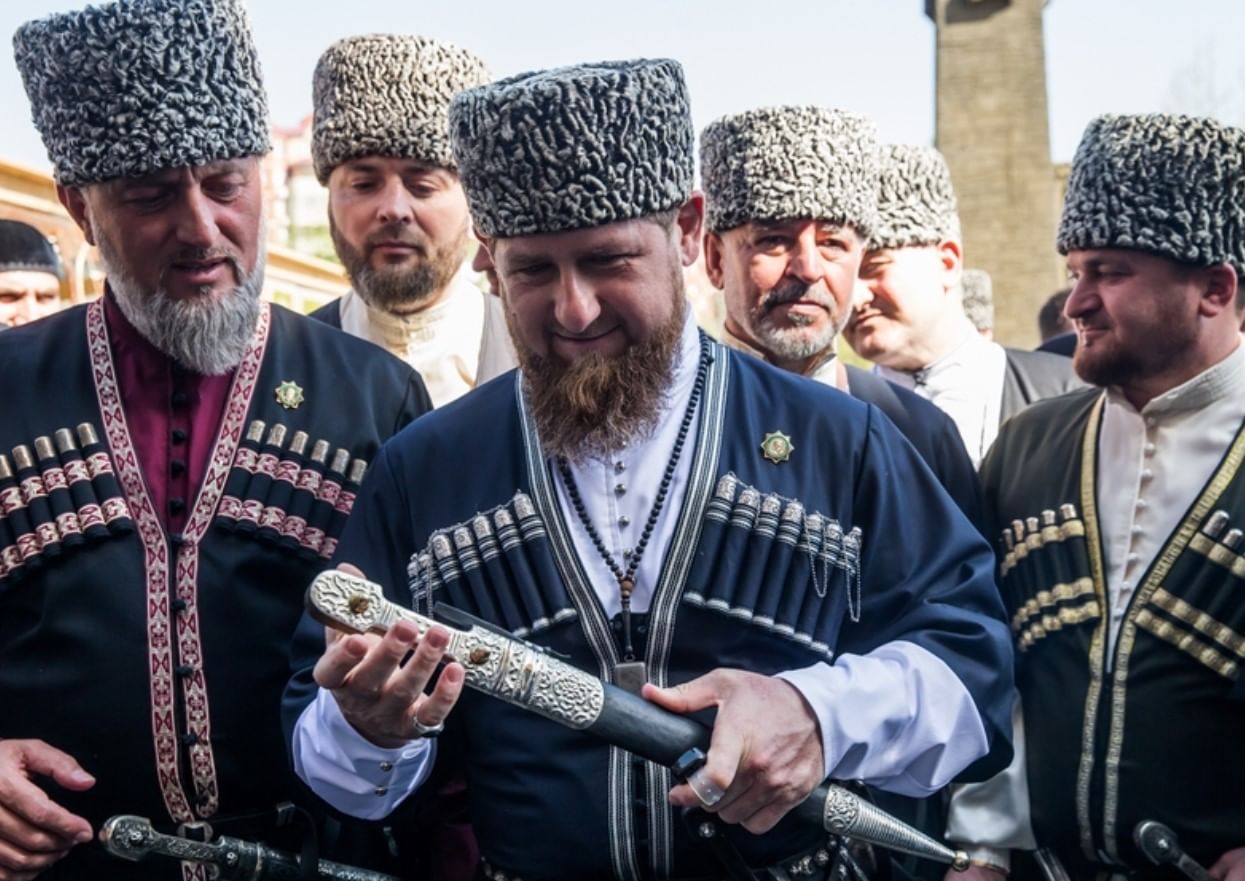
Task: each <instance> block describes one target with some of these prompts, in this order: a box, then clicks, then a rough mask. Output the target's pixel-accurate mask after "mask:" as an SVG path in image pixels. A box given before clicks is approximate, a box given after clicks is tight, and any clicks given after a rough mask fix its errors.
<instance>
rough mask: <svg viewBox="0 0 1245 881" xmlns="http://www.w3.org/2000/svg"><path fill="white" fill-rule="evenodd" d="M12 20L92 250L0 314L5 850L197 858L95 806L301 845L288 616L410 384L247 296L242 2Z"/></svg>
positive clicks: (417, 393) (70, 867)
mask: <svg viewBox="0 0 1245 881" xmlns="http://www.w3.org/2000/svg"><path fill="white" fill-rule="evenodd" d="M153 45H157V46H159V47H160V51H159V52H152V51H149V47H151V46H153ZM14 48H15V55H16V61H17V66H18V69H19V70H20V72H21V75H22V78H23V81H24V83H25V86H26V91H27V94H28V95H29V97H30V101H31V108H32V110H33V113H34V119H35V124H36V126H37V127H38V129H39V131H40V133H41V135H42V137H43V141H44V144H45V146H46V147H47V149H48V153H49V156H50V158H51V160H52V164H53V168H54V174H55V177H56V183H57V194H58V196H59V198H60V200H61V202H62V204H63V205H64V206H65V208H66V210H67V211H68V212H69V214H70V216H71V217H72V218H73V220H74V222H76V223H77V224H78V226H79V228H80V229H81V230H82V234H83V236H84V237H85V239H86V241H87V242H89V243H91V244H94V245H96V246H98V248H99V249H100V254H101V255H102V257H103V262H104V267H105V270H106V273H107V279H106V285H105V293H104V295H103V296H102V297H100V298H99V299H97V300H95V301H94V302H91V303H89V304H86V305H82V306H77V307H75V308H72V309H68V310H65V311H63V312H60V313H58V314H56V315H53V316H50V317H49V318H47V319H46V320H43V321H39V322H35V323H33V324H28V325H25V326H22V327H18V328H14V329H12V330H8V331H5V333H4V334H3V335H0V369H2V370H3V374H4V376H5V380H6V383H7V385H6V388H5V393H4V403H3V418H0V450H2V451H4V452H3V453H0V707H3V708H4V709H3V712H2V713H0V878H4V879H13V878H16V879H27V878H31V877H33V876H34V875H37V874H42V873H45V872H47V873H48V875H47V877H54V878H56V879H65V881H90V879H97V878H110V879H117V881H174V879H183V878H195V877H206V873H205V872H204V870H203V868H202V867H201V866H195V865H189V864H188V865H187V868H186V869H185V874H184V875H183V868H182V865H181V864H180V863H179V862H177V861H165V862H161V861H159V860H147V861H144V862H141V863H125V862H121V861H119V860H116V859H114V858H112V857H110V856H108V855H107V854H106V853H105V851H104V848H103V847H102V846H101V844H100V843H99V842H98V840H97V833H98V831H99V830H100V828H101V826H102V825H103V824H104V823H105V821H106V820H107V819H108V818H109V817H111V816H113V815H116V814H139V815H142V816H145V817H148V818H149V819H150V820H151V821H152V823H153V825H154V826H155V827H156V828H165V827H176V826H178V825H180V824H190V825H194V826H200V825H201V824H207V823H211V824H216V823H218V821H219V820H220V818H221V817H229V818H231V819H235V820H236V822H233V823H231V824H230V825H229V826H228V829H229V832H230V833H231V834H234V835H238V836H240V837H242V838H253V839H257V840H262V841H266V842H268V843H273V844H279V845H280V846H283V847H286V848H289V847H291V846H294V847H297V844H298V842H297V841H293V840H290V838H291V830H290V829H288V828H287V829H285V830H281V831H278V829H277V825H278V823H277V820H278V817H277V814H276V806H277V805H278V804H280V803H283V802H288V801H298V800H300V799H302V798H304V795H303V792H302V790H301V788H300V787H299V785H298V783H297V781H296V780H295V779H294V777H293V775H292V773H291V772H290V771H289V769H288V765H287V761H286V747H285V744H284V742H283V738H282V736H281V732H280V726H279V724H278V721H277V704H278V702H279V696H280V690H281V685H282V683H283V682H284V680H285V678H286V675H287V672H286V671H287V664H288V662H287V644H288V641H289V634H290V633H291V631H292V630H293V628H294V625H295V623H296V622H297V620H298V616H299V614H300V612H301V608H302V597H303V590H304V587H305V585H306V583H307V582H308V580H310V578H312V577H313V576H314V575H315V573H316V572H318V571H319V570H320V569H321V568H322V567H323V566H324V565H325V563H326V560H327V557H328V556H329V555H331V553H332V550H333V547H334V545H335V544H336V542H337V539H338V536H339V534H340V530H341V528H342V526H343V525H344V521H345V520H346V519H347V518H348V517H349V514H350V508H351V498H352V492H353V488H354V487H353V486H352V481H357V480H358V479H359V478H360V477H361V476H362V472H363V471H364V470H365V469H366V467H367V464H368V461H369V460H370V459H372V457H373V456H374V455H375V454H376V451H377V449H378V448H379V446H380V443H381V441H383V440H384V439H385V438H387V437H388V436H389V435H391V434H392V433H393V432H395V431H396V430H397V429H399V428H401V427H402V426H404V425H405V424H406V423H407V422H409V421H411V420H412V419H413V418H414V417H415V416H416V415H418V414H419V413H421V412H423V411H424V410H426V409H428V407H429V402H428V398H427V393H426V392H425V391H424V388H423V386H422V384H421V383H420V381H419V379H418V377H417V376H416V375H415V374H414V372H413V371H412V370H411V369H410V368H409V367H407V366H406V365H404V364H402V363H401V362H400V361H398V360H397V359H395V358H393V357H391V356H390V355H388V354H386V353H385V352H382V351H381V350H379V349H377V348H376V347H375V346H372V345H369V344H367V343H365V342H363V341H361V340H357V339H354V338H352V337H349V336H347V335H346V334H343V333H340V332H338V331H335V330H332V329H331V328H328V327H326V326H324V325H323V324H321V323H319V322H315V321H311V320H309V319H307V318H304V317H303V316H301V315H296V314H294V313H293V312H290V311H288V310H286V309H282V308H281V307H279V306H275V305H271V304H268V303H264V302H261V300H260V290H261V288H262V285H263V275H264V231H263V217H264V210H263V195H262V190H263V187H262V176H261V169H260V157H261V156H262V155H263V154H264V153H266V152H267V150H268V118H267V104H266V99H265V97H264V92H263V86H262V83H261V81H260V72H259V64H258V59H257V57H256V53H255V47H254V45H253V42H252V40H251V33H250V27H249V24H248V22H247V18H246V14H245V12H244V9H243V7H242V6H241V5H240V3H237V2H233V0H212V2H203V0H119V2H116V3H111V4H108V5H106V6H101V7H98V8H95V7H92V8H87V9H85V10H83V11H80V12H68V13H64V14H59V15H54V16H51V17H49V18H46V19H41V20H38V21H33V22H30V23H27V24H26V25H24V26H23V27H22V28H21V29H19V31H18V32H17V35H16V36H15V38H14ZM66 58H72V59H74V60H75V63H74V64H66V63H65V61H64V59H66ZM171 70H177V71H179V74H178V75H177V76H171V75H170V73H169V72H170V71H171ZM86 71H89V75H84V72H86ZM122 121H125V124H124V125H123V124H121V122H122ZM343 376H350V377H352V378H353V379H354V380H355V381H356V382H357V387H356V388H354V389H353V390H352V393H351V394H348V395H343V394H338V393H337V390H338V388H339V387H340V382H341V378H342V377H343ZM261 445H262V449H261ZM9 451H11V456H10V455H9ZM16 481H20V487H19V486H18V485H17V483H16ZM66 696H72V699H66ZM44 777H48V778H51V780H52V781H53V782H54V784H55V785H52V784H50V783H49V782H48V781H47V780H45V779H43V778H44ZM237 818H246V819H237Z"/></svg>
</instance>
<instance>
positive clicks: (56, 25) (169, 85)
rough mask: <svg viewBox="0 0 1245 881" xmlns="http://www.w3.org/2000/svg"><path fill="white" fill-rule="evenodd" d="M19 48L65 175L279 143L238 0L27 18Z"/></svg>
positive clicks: (137, 169) (162, 164)
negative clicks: (271, 130)
mask: <svg viewBox="0 0 1245 881" xmlns="http://www.w3.org/2000/svg"><path fill="white" fill-rule="evenodd" d="M13 51H14V56H15V59H16V61H17V69H18V71H19V72H20V73H21V75H22V81H23V83H24V84H25V86H26V95H27V96H28V97H29V98H30V106H31V112H32V115H33V118H34V123H35V127H36V128H37V129H38V130H39V134H40V135H41V136H42V137H43V144H44V147H46V148H47V151H48V157H49V158H50V159H51V160H52V167H53V172H54V174H55V176H56V180H57V181H58V182H59V183H61V184H64V185H65V186H80V185H82V184H89V183H97V182H99V181H104V180H109V179H110V178H115V177H141V176H143V175H145V174H149V173H151V172H153V171H155V170H157V169H161V168H180V167H184V166H191V165H204V164H207V163H209V162H215V161H217V160H221V159H237V158H241V157H243V156H253V155H257V154H262V153H267V152H268V150H269V149H270V145H269V139H268V99H267V98H266V96H265V95H264V86H263V77H262V74H261V71H260V65H259V57H258V55H257V54H256V52H255V45H254V42H253V40H252V38H251V28H250V24H249V22H248V20H247V15H246V11H245V9H243V7H242V4H241V2H239V0H118V2H115V3H109V4H107V5H105V6H98V7H95V6H89V7H87V8H86V9H83V10H81V11H77V12H66V13H62V14H58V15H52V16H48V17H47V18H42V19H38V20H36V21H31V22H27V23H26V24H24V25H22V26H21V27H20V28H18V29H17V32H16V33H15V34H14V35H13Z"/></svg>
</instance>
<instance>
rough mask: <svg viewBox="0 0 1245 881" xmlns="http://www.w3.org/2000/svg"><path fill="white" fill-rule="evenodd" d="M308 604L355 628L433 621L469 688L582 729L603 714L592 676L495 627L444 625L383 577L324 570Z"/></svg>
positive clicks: (424, 626)
mask: <svg viewBox="0 0 1245 881" xmlns="http://www.w3.org/2000/svg"><path fill="white" fill-rule="evenodd" d="M307 609H308V610H309V611H310V612H311V615H312V617H314V618H315V619H316V620H318V621H320V622H321V623H322V624H326V625H328V626H329V627H333V628H336V629H339V630H341V629H345V630H348V631H353V632H356V633H367V632H369V631H370V632H373V633H384V632H385V631H386V630H388V629H389V628H390V627H392V626H393V625H394V624H396V623H397V622H398V620H399V619H401V620H406V621H410V622H411V623H413V624H414V625H415V626H416V627H417V628H418V629H419V635H420V637H421V638H422V637H423V636H424V634H426V633H427V632H428V628H429V627H431V626H432V625H433V624H436V625H437V626H439V627H444V628H445V630H446V631H448V633H449V635H450V642H449V646H448V648H447V649H446V654H447V655H449V656H450V657H451V658H453V659H454V660H456V661H458V662H459V663H460V664H462V665H463V669H464V670H465V671H466V676H465V678H464V681H465V683H466V684H467V685H468V686H469V687H471V688H474V689H476V690H477V691H482V692H484V693H485V694H489V695H492V696H493V697H495V698H498V699H500V700H503V701H505V702H506V703H509V704H515V705H516V706H520V707H523V708H524V709H527V710H530V711H532V712H533V713H536V714H538V715H540V716H544V717H545V718H546V719H549V720H551V721H553V722H558V723H559V724H562V725H565V726H567V727H568V728H574V729H576V730H579V731H582V730H584V729H585V728H588V727H590V726H591V725H592V724H593V723H594V722H595V721H596V720H597V717H599V716H600V715H601V709H602V707H603V706H604V703H605V695H604V686H603V685H602V683H601V680H599V679H597V678H596V677H595V676H590V675H588V674H587V673H585V672H584V671H582V670H580V669H579V668H578V667H573V666H571V665H570V664H567V663H565V662H564V661H560V660H558V659H557V658H555V657H553V656H552V655H550V654H548V653H547V652H544V651H541V650H540V649H539V648H537V647H536V646H533V645H531V644H529V643H526V642H523V641H522V640H520V639H515V638H513V637H509V636H506V635H505V634H502V633H497V632H496V631H493V630H487V629H485V628H483V627H472V628H471V629H470V630H458V629H456V628H453V627H447V626H445V625H443V624H440V623H439V622H436V621H433V620H432V619H431V618H428V617H426V616H424V615H420V614H418V613H416V612H412V611H411V610H410V609H406V608H403V607H402V606H399V605H397V604H396V603H392V602H390V601H389V600H388V599H386V597H385V593H384V590H382V588H381V586H380V585H379V584H375V583H373V582H370V581H367V580H366V579H363V578H359V577H357V576H354V575H349V574H347V573H345V572H341V571H339V570H329V571H326V572H321V573H320V574H319V575H317V576H316V578H315V580H314V581H312V582H311V587H310V588H308V590H307Z"/></svg>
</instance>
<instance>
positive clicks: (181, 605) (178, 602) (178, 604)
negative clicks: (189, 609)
mask: <svg viewBox="0 0 1245 881" xmlns="http://www.w3.org/2000/svg"><path fill="white" fill-rule="evenodd" d="M169 608H170V609H172V610H173V611H174V612H184V611H186V601H185V600H184V599H182V598H181V597H178V598H176V599H175V600H173V602H171V603H169Z"/></svg>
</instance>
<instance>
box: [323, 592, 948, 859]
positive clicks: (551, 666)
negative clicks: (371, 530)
mask: <svg viewBox="0 0 1245 881" xmlns="http://www.w3.org/2000/svg"><path fill="white" fill-rule="evenodd" d="M307 609H308V611H309V613H310V614H311V616H312V617H313V618H315V619H316V620H317V621H319V622H320V623H322V624H325V625H326V626H328V627H332V628H334V629H337V630H344V631H346V632H349V633H367V632H373V633H384V632H385V631H386V630H388V629H389V628H390V627H391V626H393V624H395V623H396V622H397V621H398V620H400V619H402V620H407V621H410V622H412V623H413V624H415V626H416V627H417V628H418V629H419V634H420V636H421V637H422V636H423V635H424V634H425V633H427V632H428V628H429V627H431V626H432V625H433V624H437V626H440V627H445V629H446V630H447V631H448V632H449V635H450V640H449V647H448V648H447V649H446V654H447V655H449V656H450V657H452V658H454V659H455V660H457V661H459V662H460V663H461V664H462V665H463V668H464V670H465V671H466V675H465V677H464V682H465V684H466V685H468V686H469V687H471V688H474V689H477V690H479V691H483V692H484V693H486V694H489V695H492V696H493V697H496V698H499V699H501V700H503V701H506V702H507V703H510V704H514V705H515V706H518V707H522V708H524V709H527V710H530V711H532V712H534V713H537V714H538V715H541V716H544V717H545V718H546V719H550V720H552V721H554V722H558V723H560V724H562V725H566V726H568V727H570V728H574V729H576V730H580V731H585V732H586V733H588V734H592V735H594V736H596V737H599V738H601V739H602V740H604V741H606V742H607V743H610V744H613V745H614V746H617V747H620V748H622V749H625V750H627V751H628V752H631V753H634V754H635V755H638V756H640V757H641V758H644V759H648V760H649V761H651V762H656V763H657V764H660V765H663V766H665V767H671V766H673V765H674V764H675V763H676V762H677V761H678V760H679V758H680V757H681V756H683V755H684V753H686V752H687V751H688V750H691V749H696V748H699V749H703V750H708V748H709V740H710V734H711V731H710V729H709V728H708V727H706V726H705V725H703V724H701V723H700V722H697V721H696V720H695V719H692V718H690V717H688V716H680V715H678V714H676V713H671V712H669V711H668V710H664V709H662V708H661V707H659V706H657V705H656V704H653V703H650V702H649V701H646V700H644V699H643V698H641V697H640V696H639V695H635V694H632V693H631V692H628V691H626V690H624V689H621V688H619V687H617V686H615V685H611V684H609V683H604V682H602V681H601V680H599V679H597V678H596V677H595V676H593V675H591V674H590V673H586V672H584V671H583V670H580V669H579V668H578V667H574V666H572V665H570V664H567V663H565V662H564V661H561V660H559V659H557V658H555V657H553V656H552V655H550V654H548V653H547V652H545V651H543V650H542V649H540V648H538V647H537V646H534V645H531V644H529V643H526V642H524V641H523V640H520V639H517V638H515V637H512V636H508V635H507V634H505V633H500V632H498V631H496V630H492V629H488V628H486V627H483V626H472V627H470V629H467V630H460V629H457V628H456V627H447V626H446V625H444V624H441V623H440V622H436V621H433V619H431V618H428V617H426V616H424V615H420V614H418V613H416V612H413V611H411V610H410V609H407V608H404V607H402V606H398V605H397V604H395V603H392V602H391V601H390V600H389V599H388V598H386V597H385V593H384V590H383V589H382V588H381V587H380V585H378V584H375V583H373V582H370V581H367V580H366V579H364V578H360V577H358V576H356V575H351V574H349V573H346V572H343V571H341V570H327V571H324V572H321V573H320V574H319V575H317V576H316V577H315V580H313V581H312V583H311V587H309V588H308V590H307ZM457 617H459V618H460V619H461V616H457ZM794 810H795V812H796V813H797V814H798V815H799V816H800V817H802V818H803V819H805V820H807V821H808V822H811V823H814V824H815V825H817V826H820V827H821V828H823V829H825V830H826V831H828V832H831V833H834V834H836V835H841V836H844V837H847V838H855V839H857V840H859V841H863V842H866V843H868V844H874V845H877V846H879V847H885V848H888V849H890V850H896V851H900V852H902V853H907V854H912V855H913V856H918V857H922V858H924V859H929V860H934V861H936V862H939V863H945V864H948V865H950V866H951V867H952V868H953V869H955V870H956V871H964V870H965V869H967V868H968V865H969V861H968V857H967V855H965V854H964V853H963V852H962V851H952V850H951V849H950V848H948V847H946V846H945V845H942V844H940V843H939V842H937V841H935V840H934V839H932V838H930V837H929V836H927V835H925V834H923V833H921V832H920V831H918V830H916V829H913V828H912V827H911V826H908V825H907V824H906V823H903V822H901V821H900V820H897V819H895V818H894V817H892V816H891V815H890V814H888V813H886V812H885V811H883V810H882V809H881V808H878V807H876V806H875V805H873V804H870V803H869V802H868V801H866V800H865V799H863V798H861V797H860V796H858V795H856V794H855V793H853V792H850V791H849V790H847V789H844V788H843V787H841V786H837V785H835V784H833V783H823V784H822V785H821V786H819V787H817V789H815V790H813V792H812V793H811V794H810V795H809V797H808V798H807V799H805V800H804V802H803V803H801V804H800V805H798V806H797V807H796V808H795V809H794Z"/></svg>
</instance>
